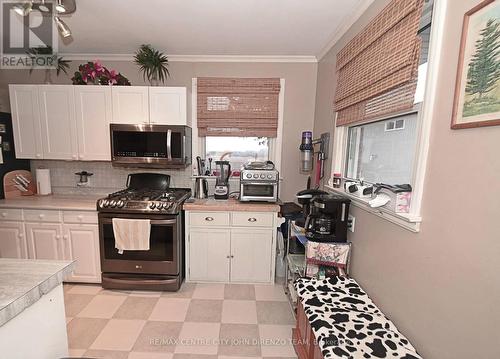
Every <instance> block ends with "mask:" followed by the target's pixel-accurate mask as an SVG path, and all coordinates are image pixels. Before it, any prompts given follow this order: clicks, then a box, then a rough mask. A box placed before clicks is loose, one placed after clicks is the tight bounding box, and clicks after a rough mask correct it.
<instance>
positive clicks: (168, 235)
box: [102, 224, 175, 262]
mask: <svg viewBox="0 0 500 359" xmlns="http://www.w3.org/2000/svg"><path fill="white" fill-rule="evenodd" d="M102 230H103V237H104V238H103V239H104V258H105V259H120V260H134V261H148V262H150V261H162V262H165V261H167V262H171V261H173V260H174V238H175V237H174V236H175V233H174V226H160V225H152V226H151V234H150V237H149V251H123V254H119V253H118V249H116V248H115V237H114V234H113V225H112V224H103V225H102Z"/></svg>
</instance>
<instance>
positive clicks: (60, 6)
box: [56, 0, 67, 13]
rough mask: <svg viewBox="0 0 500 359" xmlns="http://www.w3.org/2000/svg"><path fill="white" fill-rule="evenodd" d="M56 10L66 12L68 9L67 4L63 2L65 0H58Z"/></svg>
mask: <svg viewBox="0 0 500 359" xmlns="http://www.w3.org/2000/svg"><path fill="white" fill-rule="evenodd" d="M56 11H57V12H60V13H65V12H66V11H67V9H66V6H64V4H63V0H57V2H56Z"/></svg>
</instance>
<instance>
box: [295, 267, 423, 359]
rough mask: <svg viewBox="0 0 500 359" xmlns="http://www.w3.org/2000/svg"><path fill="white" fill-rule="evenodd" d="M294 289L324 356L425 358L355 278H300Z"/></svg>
mask: <svg viewBox="0 0 500 359" xmlns="http://www.w3.org/2000/svg"><path fill="white" fill-rule="evenodd" d="M295 288H296V289H297V294H298V296H299V299H300V301H301V303H302V305H303V307H304V311H305V313H306V316H307V318H308V320H309V323H310V324H311V327H312V330H313V332H314V336H315V337H316V340H317V342H318V346H319V347H320V349H321V352H322V353H323V356H324V358H325V359H328V358H349V359H357V358H360V359H364V358H366V359H369V358H402V359H418V358H419V359H422V358H421V356H420V355H418V354H417V352H416V350H415V348H414V347H413V346H412V345H411V344H410V342H409V341H408V339H406V338H405V337H404V336H403V335H402V334H401V333H400V332H399V331H398V329H397V328H396V326H395V325H394V324H393V323H392V322H391V321H390V320H389V319H387V318H386V316H385V315H384V314H383V313H382V312H381V311H380V310H379V309H378V308H377V306H376V305H375V304H374V303H373V301H372V300H371V299H370V298H369V297H368V295H367V294H366V293H365V292H364V291H363V290H362V289H361V287H360V286H359V285H358V283H356V281H355V280H354V279H352V278H346V277H331V278H327V279H323V280H319V279H311V278H299V279H297V281H296V282H295Z"/></svg>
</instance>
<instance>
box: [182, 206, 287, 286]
mask: <svg viewBox="0 0 500 359" xmlns="http://www.w3.org/2000/svg"><path fill="white" fill-rule="evenodd" d="M278 225H279V219H278V217H277V213H275V212H244V211H241V212H229V211H216V212H215V211H212V212H204V211H190V210H187V211H186V232H187V236H188V241H187V244H186V272H187V277H186V281H187V282H230V283H268V284H271V283H274V269H275V268H274V266H275V255H276V231H277V226H278Z"/></svg>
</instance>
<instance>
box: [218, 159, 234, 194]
mask: <svg viewBox="0 0 500 359" xmlns="http://www.w3.org/2000/svg"><path fill="white" fill-rule="evenodd" d="M215 166H216V168H217V170H216V171H217V179H216V182H215V192H214V198H215V199H228V198H229V178H230V177H231V164H230V163H229V161H215Z"/></svg>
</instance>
